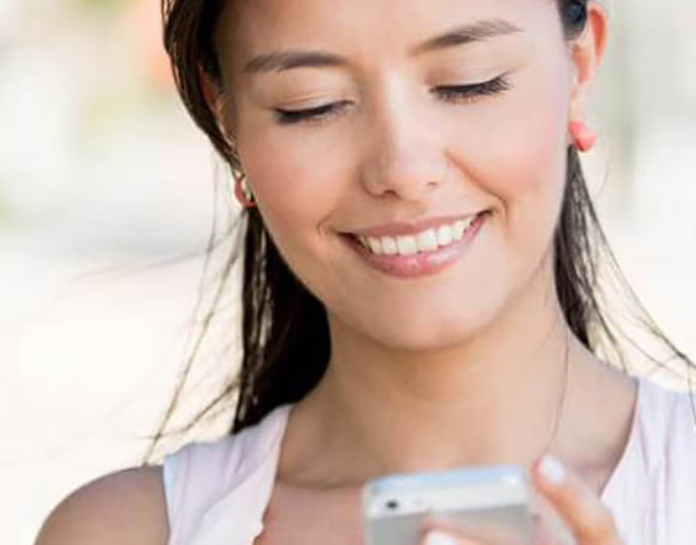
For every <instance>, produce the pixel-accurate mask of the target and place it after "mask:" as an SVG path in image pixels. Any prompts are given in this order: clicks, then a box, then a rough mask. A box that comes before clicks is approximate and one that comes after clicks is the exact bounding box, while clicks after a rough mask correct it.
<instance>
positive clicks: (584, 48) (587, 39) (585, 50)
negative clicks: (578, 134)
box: [570, 0, 609, 121]
mask: <svg viewBox="0 0 696 545" xmlns="http://www.w3.org/2000/svg"><path fill="white" fill-rule="evenodd" d="M608 17H609V16H608V14H607V11H606V8H605V7H604V6H603V5H602V4H601V3H599V2H598V1H597V0H589V2H588V4H587V24H586V26H585V30H584V31H583V33H582V34H581V35H580V36H579V37H578V38H577V39H575V40H574V41H573V42H572V43H571V45H570V48H571V49H570V54H571V59H572V61H573V65H574V72H575V74H574V78H573V91H572V96H571V101H570V120H571V121H583V120H585V119H586V116H587V107H588V102H589V100H590V98H591V91H592V86H593V84H594V82H595V79H596V73H597V68H598V67H599V65H600V64H601V62H602V59H603V58H604V52H605V50H606V46H607V33H608V27H609V18H608Z"/></svg>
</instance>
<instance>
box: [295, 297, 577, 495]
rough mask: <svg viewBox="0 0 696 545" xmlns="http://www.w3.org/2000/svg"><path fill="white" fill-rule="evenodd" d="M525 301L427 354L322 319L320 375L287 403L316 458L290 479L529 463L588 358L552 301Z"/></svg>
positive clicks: (544, 444) (349, 478)
mask: <svg viewBox="0 0 696 545" xmlns="http://www.w3.org/2000/svg"><path fill="white" fill-rule="evenodd" d="M528 299H529V301H524V300H520V301H518V302H517V303H516V304H515V305H514V307H515V308H512V309H511V310H510V311H509V312H507V313H506V316H505V317H504V318H503V319H500V320H498V321H497V322H496V323H495V324H493V325H491V326H489V327H488V328H486V331H483V332H480V333H478V334H477V335H476V336H475V338H472V339H471V340H469V341H468V342H467V343H465V344H463V345H459V346H454V347H449V348H446V349H440V350H432V351H422V352H404V351H399V350H395V349H393V348H388V347H384V346H380V345H379V344H377V343H374V342H372V341H371V340H369V339H367V338H366V337H365V336H363V335H360V334H358V333H357V332H355V331H353V330H351V329H349V328H345V327H342V325H341V324H340V323H337V322H336V321H333V320H332V321H331V332H332V360H331V362H330V365H329V368H328V370H327V373H326V375H325V376H324V377H323V379H322V381H321V382H320V384H319V385H318V386H317V388H316V389H315V390H314V391H313V392H312V393H311V394H310V395H309V396H308V397H307V398H306V399H305V400H303V401H302V402H301V403H300V404H299V405H298V408H297V412H298V414H304V415H310V416H309V417H308V418H307V420H310V421H311V422H312V425H310V426H308V427H307V428H306V430H310V431H307V433H306V434H305V435H304V436H303V437H302V441H303V442H305V443H306V444H307V445H312V446H311V447H309V446H308V447H307V448H312V451H313V453H314V454H313V455H312V456H311V457H307V458H305V459H312V460H313V462H312V467H311V468H306V469H305V470H304V473H305V475H304V476H303V477H300V480H302V479H305V480H306V481H307V482H309V481H321V482H323V483H325V484H326V483H328V482H334V483H337V482H341V483H350V482H362V481H364V480H366V479H369V478H374V477H377V476H381V475H386V474H391V473H402V472H411V471H426V470H439V469H449V468H454V467H461V466H465V465H478V464H492V463H518V464H525V465H526V464H529V463H531V461H532V460H533V459H534V458H536V457H537V456H539V455H540V454H541V453H542V452H544V451H545V450H546V449H547V448H548V447H549V446H550V445H549V443H550V440H551V439H552V437H553V435H554V432H555V428H556V424H557V418H559V417H560V416H561V415H560V412H559V411H560V410H561V407H562V405H563V402H564V399H565V398H566V397H569V393H570V387H572V382H573V377H574V373H577V370H578V367H579V365H580V364H581V363H583V362H587V361H588V354H587V352H586V351H585V350H584V349H583V347H582V346H581V345H580V344H579V342H578V341H577V340H576V339H575V338H574V337H573V336H572V334H571V332H570V331H569V329H568V328H567V325H566V323H565V321H564V319H563V316H562V311H561V309H560V306H559V305H558V302H557V300H555V299H553V300H550V301H549V300H548V299H547V302H546V304H545V306H544V307H543V308H536V309H532V308H531V307H530V305H533V304H534V301H540V300H541V301H543V300H544V298H543V297H539V295H538V294H530V295H529V297H528ZM532 317H533V319H531V318H532ZM560 427H561V428H562V427H563V423H562V421H561V423H560ZM299 473H300V474H301V473H303V471H302V470H300V471H299ZM295 474H296V475H297V474H298V472H295Z"/></svg>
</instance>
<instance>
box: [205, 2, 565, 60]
mask: <svg viewBox="0 0 696 545" xmlns="http://www.w3.org/2000/svg"><path fill="white" fill-rule="evenodd" d="M494 19H495V20H503V21H507V22H510V23H512V24H514V25H515V26H517V27H520V28H521V29H522V30H523V31H524V32H525V33H528V34H530V35H539V34H543V33H547V34H549V33H552V34H553V33H555V34H559V33H560V18H559V17H558V11H557V8H556V2H555V0H231V1H230V2H229V4H228V7H227V9H226V10H225V11H224V12H223V14H222V16H221V20H220V24H219V26H218V34H217V42H218V45H219V46H220V53H221V55H222V56H225V53H226V52H228V53H229V52H234V54H235V55H238V54H242V55H243V54H244V53H258V52H264V51H266V50H272V49H285V48H290V47H292V48H298V47H304V46H306V47H308V48H316V47H321V48H323V49H332V50H336V51H340V52H341V53H343V54H348V55H350V54H351V51H355V52H359V51H362V52H365V51H372V52H373V53H374V54H376V53H377V52H379V53H380V54H389V53H390V52H392V53H394V54H400V53H402V52H403V51H405V50H407V49H410V48H411V47H412V46H413V45H414V44H417V43H420V42H422V41H424V40H428V39H429V38H432V37H433V36H436V35H438V34H441V33H442V32H443V31H446V30H448V29H451V28H454V27H457V26H461V25H466V24H471V23H476V22H478V21H485V20H494Z"/></svg>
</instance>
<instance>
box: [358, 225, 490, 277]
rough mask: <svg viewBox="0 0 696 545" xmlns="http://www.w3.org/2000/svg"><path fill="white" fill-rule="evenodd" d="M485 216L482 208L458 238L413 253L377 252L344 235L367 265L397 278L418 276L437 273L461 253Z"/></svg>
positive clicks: (451, 263) (474, 235)
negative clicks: (388, 253) (386, 253)
mask: <svg viewBox="0 0 696 545" xmlns="http://www.w3.org/2000/svg"><path fill="white" fill-rule="evenodd" d="M487 216H488V214H487V213H486V212H482V213H481V214H479V215H478V216H477V217H476V219H475V220H474V221H473V222H472V224H471V225H470V226H469V228H468V229H467V230H466V231H465V232H464V236H463V237H462V238H461V240H458V241H457V242H455V243H454V244H450V245H449V246H444V247H442V248H439V249H438V250H435V251H433V252H423V253H417V254H414V255H377V254H374V253H372V252H370V251H369V250H368V249H367V248H365V247H364V246H363V245H362V244H360V242H358V241H357V240H355V239H354V238H353V237H350V236H347V237H346V239H347V240H348V242H349V243H350V245H351V246H352V247H353V248H354V249H355V250H356V251H357V253H358V254H359V255H360V256H361V257H362V258H363V259H364V260H365V261H366V262H367V263H368V265H371V266H372V267H374V268H375V269H377V270H379V271H381V272H383V273H385V274H388V275H390V276H396V277H399V278H417V277H419V276H428V275H433V274H437V273H439V272H441V271H443V270H445V269H447V268H448V267H450V266H452V265H454V264H455V263H456V262H457V261H459V260H460V259H461V258H462V257H464V255H465V254H466V252H467V250H468V248H469V245H470V244H471V243H472V241H473V240H474V238H476V235H477V234H478V232H479V231H480V230H481V227H482V226H483V224H484V222H485V221H486V217H487Z"/></svg>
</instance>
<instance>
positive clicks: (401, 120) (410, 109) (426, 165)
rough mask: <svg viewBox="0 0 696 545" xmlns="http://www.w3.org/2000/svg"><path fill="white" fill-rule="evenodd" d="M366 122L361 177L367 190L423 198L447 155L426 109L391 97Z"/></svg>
mask: <svg viewBox="0 0 696 545" xmlns="http://www.w3.org/2000/svg"><path fill="white" fill-rule="evenodd" d="M367 125H368V130H367V133H368V134H369V135H370V137H369V138H366V139H365V145H366V148H367V149H366V152H365V157H366V158H365V160H364V162H363V167H362V169H361V179H362V184H363V187H364V188H365V190H366V191H367V192H368V193H370V194H371V195H373V196H376V197H384V196H388V195H390V196H393V197H398V198H400V199H403V200H406V201H423V200H425V199H427V198H428V197H429V196H430V195H431V194H432V193H433V192H434V191H435V190H436V189H437V188H438V187H439V186H440V185H441V184H442V182H443V181H444V178H445V175H446V174H447V171H448V166H447V158H446V154H445V151H444V148H443V145H442V143H441V142H440V141H439V139H438V130H437V125H436V124H434V123H432V121H430V120H428V119H427V112H423V111H422V110H419V109H418V108H417V107H414V106H413V105H412V104H411V105H409V104H406V103H405V102H404V101H403V100H402V101H401V102H400V103H397V101H396V100H392V101H390V103H389V104H388V106H386V107H383V108H381V109H380V111H378V112H373V113H372V115H371V119H370V121H369V122H368V123H367Z"/></svg>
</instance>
